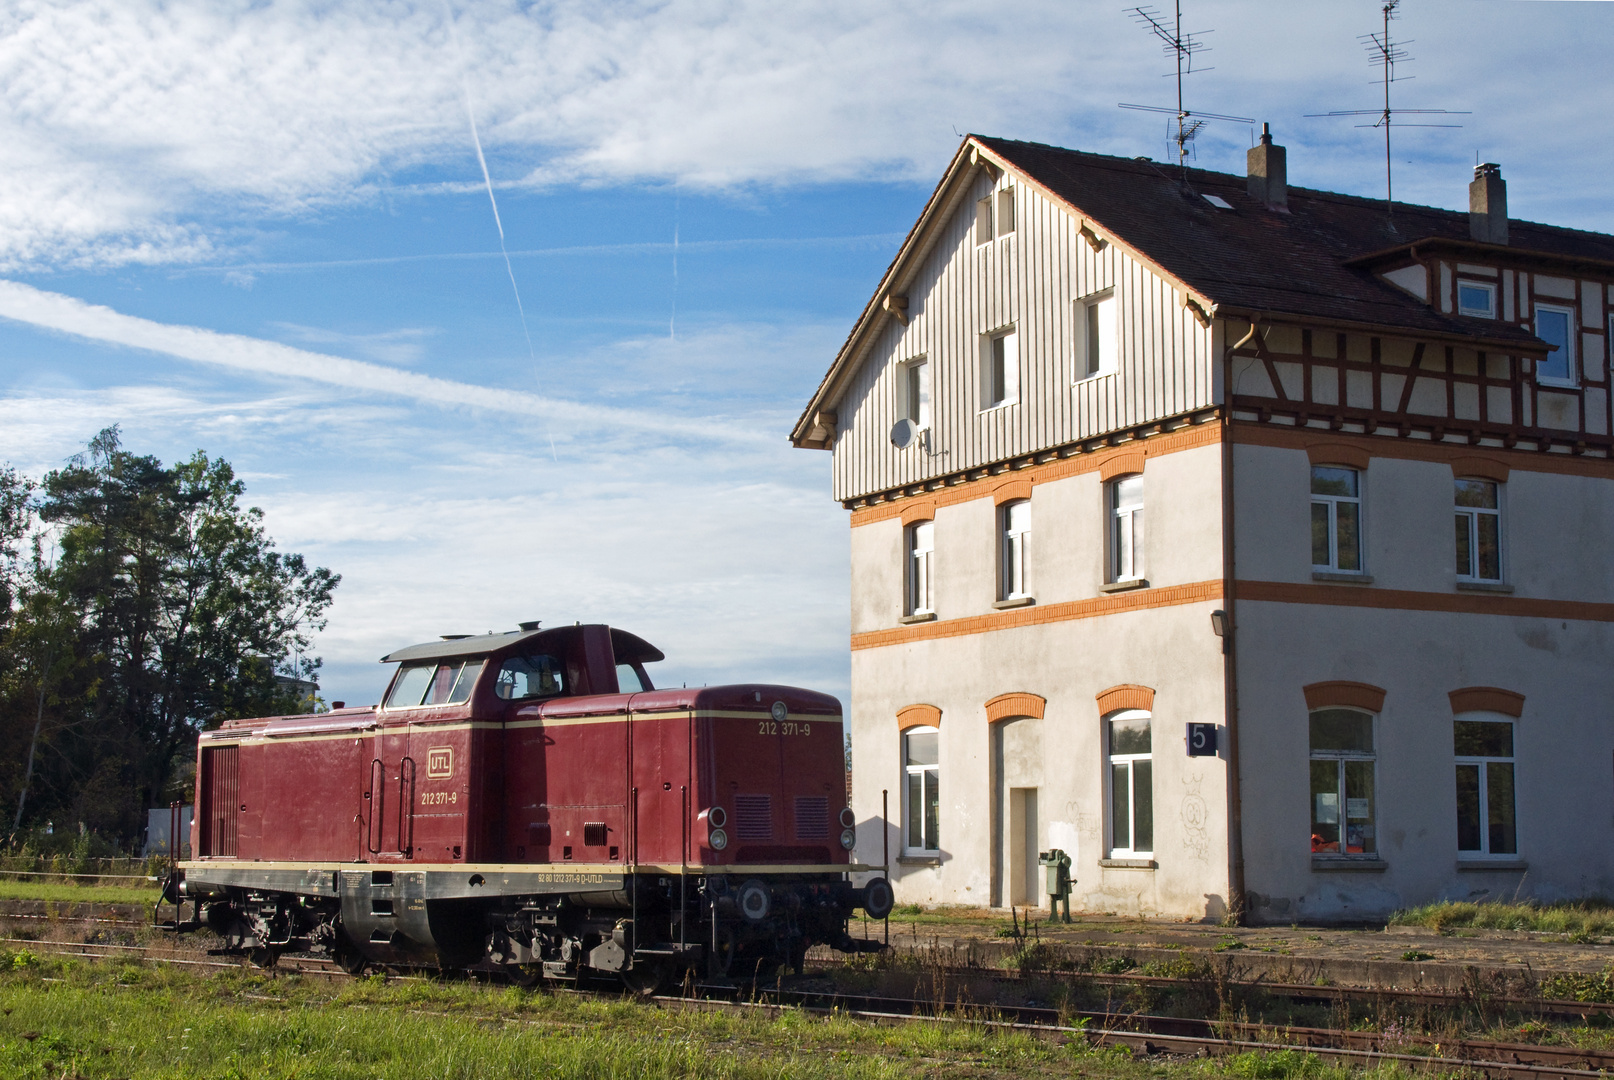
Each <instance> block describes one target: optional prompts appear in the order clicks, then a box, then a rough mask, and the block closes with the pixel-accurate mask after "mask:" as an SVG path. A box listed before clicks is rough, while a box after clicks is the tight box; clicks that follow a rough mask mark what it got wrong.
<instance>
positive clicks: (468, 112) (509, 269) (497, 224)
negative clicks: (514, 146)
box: [456, 38, 538, 364]
mask: <svg viewBox="0 0 1614 1080" xmlns="http://www.w3.org/2000/svg"><path fill="white" fill-rule="evenodd" d="M456 40H458V39H457V38H456ZM460 92H461V93H462V94H463V95H464V97H465V119H467V120H469V121H470V122H471V142H473V143H475V144H476V163H477V164H478V165H480V166H482V183H484V184H486V185H487V189H488V203H489V204H490V205H491V206H492V207H493V226H494V228H496V229H498V230H499V253H500V254H501V255H503V256H504V272H505V273H507V274H509V275H510V291H511V292H513V293H515V294H516V314H518V315H520V316H521V335H522V336H523V337H525V338H526V339H527V356H528V357H529V358H530V359H531V360H532V362H533V363H534V364H536V363H537V362H538V353H537V352H536V350H534V349H533V347H532V334H531V333H530V332H529V331H528V330H527V309H526V308H524V307H522V306H521V289H520V288H519V287H518V286H517V285H516V271H515V267H513V266H511V265H510V252H509V251H508V250H506V248H505V246H504V222H502V221H500V220H499V201H498V200H497V199H495V198H494V197H493V177H491V176H489V175H488V159H487V158H486V157H485V156H484V155H483V153H482V136H480V135H478V134H477V132H476V113H475V112H473V111H472V109H471V87H470V84H469V83H467V82H466V81H465V80H464V79H461V80H460Z"/></svg>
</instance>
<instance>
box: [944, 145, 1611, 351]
mask: <svg viewBox="0 0 1614 1080" xmlns="http://www.w3.org/2000/svg"><path fill="white" fill-rule="evenodd" d="M974 138H975V139H976V141H978V142H979V143H980V144H981V145H983V146H985V147H986V148H988V149H989V150H990V151H992V153H994V154H996V155H998V156H999V157H1000V158H1001V159H1002V160H1004V161H1005V162H1007V163H1008V164H1010V165H1012V166H1014V167H1015V168H1016V169H1019V170H1020V171H1022V172H1023V173H1025V174H1026V175H1027V176H1029V177H1031V178H1032V179H1033V180H1035V181H1036V182H1037V183H1039V184H1041V185H1042V186H1043V187H1045V188H1047V189H1048V190H1049V191H1050V192H1051V193H1052V194H1053V195H1054V196H1056V197H1057V198H1059V199H1062V200H1064V201H1065V202H1067V203H1069V204H1070V205H1071V206H1072V207H1074V208H1075V209H1076V210H1078V211H1080V212H1082V213H1084V214H1086V215H1087V216H1088V217H1090V218H1092V219H1093V221H1094V223H1095V224H1096V225H1097V227H1098V228H1099V229H1100V230H1102V231H1106V232H1108V233H1109V234H1110V235H1112V236H1114V237H1115V238H1117V239H1118V240H1120V241H1122V242H1123V243H1124V244H1126V245H1127V246H1128V247H1131V248H1132V249H1134V250H1136V251H1138V252H1139V253H1141V254H1142V255H1143V256H1144V257H1145V258H1147V259H1149V260H1151V261H1153V262H1154V263H1156V264H1157V265H1158V266H1159V267H1160V268H1161V269H1162V270H1164V271H1165V272H1166V273H1168V274H1170V275H1172V276H1173V277H1175V278H1177V279H1178V280H1180V281H1182V282H1183V283H1184V284H1186V285H1188V286H1189V287H1190V288H1192V289H1194V290H1195V291H1197V292H1199V293H1200V294H1202V295H1203V296H1204V297H1206V298H1207V299H1209V300H1210V301H1211V302H1212V303H1214V304H1217V305H1219V306H1221V307H1225V308H1230V309H1233V310H1235V311H1259V312H1271V313H1279V312H1282V313H1286V314H1292V315H1303V316H1311V317H1314V318H1319V319H1326V320H1337V321H1343V322H1349V323H1373V324H1381V325H1390V326H1400V327H1405V328H1407V329H1409V330H1422V331H1428V332H1434V333H1441V334H1461V335H1465V336H1466V335H1475V336H1482V337H1486V338H1490V339H1492V340H1498V339H1501V340H1518V341H1521V342H1523V341H1533V340H1534V338H1533V337H1532V336H1531V335H1530V334H1528V333H1526V332H1524V331H1523V330H1520V329H1518V328H1517V327H1513V326H1509V325H1507V324H1505V323H1501V322H1496V321H1492V320H1488V319H1468V318H1461V317H1455V318H1454V317H1450V316H1445V315H1442V314H1440V312H1438V311H1436V310H1434V309H1432V308H1430V307H1429V306H1428V305H1426V304H1424V303H1423V302H1421V301H1419V300H1418V299H1417V298H1415V297H1412V296H1410V295H1408V294H1407V293H1404V292H1402V291H1401V290H1400V289H1397V288H1395V287H1394V286H1392V285H1388V284H1386V283H1384V282H1382V281H1380V280H1379V279H1378V278H1377V276H1376V275H1375V274H1373V273H1372V272H1371V271H1369V270H1366V269H1363V268H1361V267H1356V266H1350V265H1347V264H1348V263H1349V262H1350V261H1351V260H1354V259H1359V258H1361V257H1363V256H1366V255H1371V254H1373V253H1375V252H1382V251H1385V250H1386V249H1391V248H1397V247H1403V248H1404V247H1406V246H1407V245H1409V244H1411V243H1413V242H1415V241H1422V240H1429V239H1435V240H1448V241H1456V242H1459V243H1462V244H1467V243H1469V242H1470V237H1469V225H1468V214H1467V213H1466V212H1458V211H1452V210H1440V209H1437V208H1434V207H1428V206H1413V205H1408V204H1403V203H1397V204H1396V206H1395V215H1394V225H1393V226H1392V225H1391V223H1390V222H1391V218H1390V215H1388V214H1386V213H1385V206H1384V202H1383V200H1377V201H1375V200H1372V199H1363V198H1358V197H1356V196H1352V195H1338V194H1335V193H1332V192H1326V191H1312V190H1309V189H1306V188H1297V187H1290V188H1289V206H1288V209H1289V212H1288V213H1281V212H1277V211H1273V210H1270V209H1268V208H1267V207H1266V206H1265V205H1263V204H1261V203H1259V202H1257V201H1256V200H1254V199H1252V198H1250V196H1249V194H1248V192H1247V189H1246V188H1247V184H1246V180H1245V178H1244V177H1243V176H1233V175H1230V174H1228V173H1218V172H1209V171H1207V170H1203V169H1189V170H1188V171H1187V174H1186V179H1185V178H1184V174H1183V173H1182V172H1181V170H1178V169H1176V168H1173V167H1171V166H1167V165H1163V164H1159V163H1157V162H1151V161H1139V160H1131V159H1127V158H1116V157H1107V156H1104V155H1101V154H1086V153H1082V152H1080V151H1077V150H1066V149H1063V148H1061V147H1057V146H1044V145H1042V144H1040V143H1028V142H1017V141H1015V140H1012V139H994V138H986V137H982V136H975V137H974ZM1204 195H1216V196H1218V197H1219V198H1221V199H1223V200H1224V201H1226V202H1227V203H1229V204H1231V206H1232V209H1231V210H1223V209H1219V208H1217V207H1215V206H1213V205H1212V204H1211V203H1210V202H1208V201H1207V200H1206V199H1204V198H1203V196H1204ZM1508 228H1509V233H1510V244H1509V247H1508V248H1507V249H1506V250H1505V252H1502V254H1504V255H1505V256H1507V257H1508V258H1509V259H1510V260H1513V259H1520V258H1521V257H1526V258H1527V256H1528V255H1530V254H1546V255H1550V256H1557V257H1560V258H1570V259H1584V260H1589V261H1598V262H1609V263H1614V237H1611V236H1606V235H1603V234H1600V233H1589V232H1580V231H1578V230H1574V229H1560V228H1555V227H1553V226H1550V225H1538V224H1535V223H1533V222H1525V221H1517V220H1510V221H1509V224H1508ZM1498 250H1500V249H1498ZM1474 258H1475V259H1476V261H1477V260H1478V258H1479V257H1478V256H1474Z"/></svg>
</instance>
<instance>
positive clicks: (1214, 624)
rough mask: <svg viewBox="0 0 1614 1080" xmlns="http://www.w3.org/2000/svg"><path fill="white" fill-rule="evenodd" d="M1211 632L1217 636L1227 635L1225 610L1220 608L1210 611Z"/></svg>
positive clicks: (1223, 636)
mask: <svg viewBox="0 0 1614 1080" xmlns="http://www.w3.org/2000/svg"><path fill="white" fill-rule="evenodd" d="M1211 632H1212V633H1214V634H1215V635H1216V636H1217V637H1219V638H1225V637H1226V636H1227V612H1225V611H1223V610H1222V609H1221V608H1217V609H1216V610H1215V611H1213V612H1211Z"/></svg>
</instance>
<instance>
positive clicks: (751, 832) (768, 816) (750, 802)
mask: <svg viewBox="0 0 1614 1080" xmlns="http://www.w3.org/2000/svg"><path fill="white" fill-rule="evenodd" d="M734 835H735V836H737V837H739V838H740V839H741V840H772V839H773V796H772V795H736V796H734Z"/></svg>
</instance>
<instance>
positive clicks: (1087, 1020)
mask: <svg viewBox="0 0 1614 1080" xmlns="http://www.w3.org/2000/svg"><path fill="white" fill-rule="evenodd" d="M0 944H4V945H8V946H13V947H16V946H22V947H27V948H29V949H32V950H36V951H39V952H45V953H50V954H53V955H65V956H77V957H84V958H89V959H109V958H113V957H119V956H134V957H139V958H140V959H142V960H144V961H146V962H150V963H158V964H169V965H177V966H182V967H186V968H190V969H193V970H195V969H209V970H229V969H240V968H241V967H242V966H243V962H242V961H232V960H225V959H220V958H213V957H208V958H205V959H203V958H187V957H177V956H172V955H165V954H164V953H162V952H161V951H159V950H155V949H152V948H150V947H147V946H138V945H101V944H88V943H78V942H51V941H36V940H29V939H22V938H0ZM261 970H268V971H274V972H285V973H296V974H299V975H303V976H312V977H316V978H326V979H333V980H341V979H347V978H350V977H351V976H349V975H347V974H346V973H344V972H342V971H341V969H339V968H338V967H336V965H335V964H333V963H331V962H330V961H327V960H322V959H319V958H316V957H304V956H286V957H282V958H281V959H280V961H279V963H278V964H277V965H276V966H275V967H274V968H272V969H261ZM1106 978H1114V977H1113V976H1110V977H1106ZM1157 981H1160V982H1165V983H1170V982H1172V980H1169V979H1162V980H1157ZM1263 988H1267V987H1263ZM1300 989H1303V990H1306V991H1309V992H1312V993H1316V992H1317V990H1318V989H1319V988H1316V987H1304V988H1300ZM577 992H582V993H589V991H586V990H580V991H577ZM602 993H603V991H602ZM611 993H612V995H613V996H615V994H616V993H619V992H618V991H613V992H611ZM1425 996H1427V997H1436V996H1438V995H1425ZM650 1000H651V1002H652V1003H653V1004H654V1005H656V1006H657V1007H660V1008H673V1009H702V1010H720V1011H733V1012H739V1013H742V1014H744V1013H754V1012H755V1011H756V1010H759V1009H760V1010H772V1011H775V1012H778V1011H784V1010H793V1009H794V1010H802V1011H806V1012H809V1013H814V1014H817V1015H826V1016H828V1015H833V1016H841V1017H849V1018H857V1019H862V1020H867V1021H870V1022H874V1023H934V1024H947V1025H966V1026H974V1027H984V1028H989V1029H996V1030H1005V1031H1016V1032H1023V1033H1030V1034H1034V1035H1037V1036H1038V1037H1043V1038H1056V1039H1059V1040H1061V1041H1064V1040H1069V1039H1084V1040H1086V1041H1087V1042H1089V1043H1090V1044H1093V1045H1097V1046H1123V1047H1127V1048H1129V1049H1130V1050H1132V1051H1133V1052H1134V1053H1141V1054H1144V1055H1155V1054H1174V1055H1180V1056H1189V1057H1206V1056H1221V1055H1227V1054H1238V1053H1246V1052H1251V1051H1255V1052H1263V1053H1271V1052H1277V1051H1284V1050H1303V1051H1305V1052H1306V1053H1308V1054H1312V1055H1315V1056H1317V1057H1319V1058H1323V1059H1325V1060H1330V1061H1336V1062H1339V1063H1342V1064H1352V1065H1358V1066H1376V1065H1381V1064H1388V1063H1400V1064H1403V1065H1405V1066H1408V1067H1410V1068H1417V1069H1438V1070H1442V1071H1459V1070H1462V1071H1467V1072H1469V1073H1472V1074H1474V1075H1477V1076H1486V1077H1492V1078H1503V1077H1507V1078H1520V1080H1522V1078H1529V1077H1534V1078H1548V1077H1605V1078H1606V1077H1607V1076H1608V1075H1609V1073H1610V1072H1614V1053H1609V1052H1602V1051H1596V1050H1587V1049H1582V1048H1579V1047H1572V1046H1559V1045H1540V1044H1533V1043H1502V1042H1492V1041H1486V1040H1475V1039H1463V1040H1437V1039H1435V1038H1432V1037H1428V1036H1416V1035H1401V1036H1396V1037H1393V1038H1392V1037H1389V1036H1386V1035H1384V1034H1383V1033H1381V1032H1372V1031H1345V1030H1340V1029H1333V1028H1302V1027H1281V1026H1273V1025H1262V1024H1251V1023H1240V1022H1225V1021H1215V1020H1203V1019H1195V1018H1189V1017H1172V1016H1155V1015H1150V1014H1147V1013H1127V1012H1101V1011H1080V1010H1056V1009H1048V1008H1041V1007H1036V1006H1016V1005H968V1004H959V1003H952V1004H939V1003H936V1002H927V1001H922V1000H917V999H909V998H890V997H881V996H876V995H856V994H843V993H830V992H821V991H812V990H794V989H785V988H784V987H783V986H782V985H780V986H774V987H757V988H752V987H735V986H732V985H726V986H718V985H698V986H695V987H693V988H692V992H690V993H687V994H669V995H659V996H657V997H655V998H653V999H650ZM1445 1003H1446V1004H1451V1003H1452V1002H1451V999H1450V997H1449V996H1448V997H1447V998H1446V1000H1445ZM1574 1004H1579V1003H1574Z"/></svg>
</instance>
